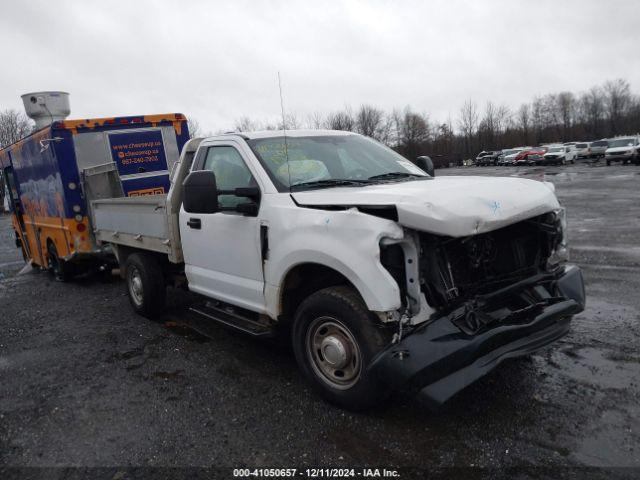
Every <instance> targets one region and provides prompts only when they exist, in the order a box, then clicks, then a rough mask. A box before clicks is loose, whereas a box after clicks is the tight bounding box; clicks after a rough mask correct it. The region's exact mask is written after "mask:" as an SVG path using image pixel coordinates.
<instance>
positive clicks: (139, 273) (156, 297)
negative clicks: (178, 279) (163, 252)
mask: <svg viewBox="0 0 640 480" xmlns="http://www.w3.org/2000/svg"><path fill="white" fill-rule="evenodd" d="M125 271H126V273H125V279H126V283H127V293H128V295H129V302H131V306H132V307H133V309H134V310H135V311H136V313H138V314H140V315H142V316H143V317H147V318H151V319H153V318H155V317H157V316H158V315H160V313H161V312H162V311H163V310H164V306H165V303H166V297H167V288H166V286H165V283H164V274H163V272H162V268H161V266H160V264H159V263H158V260H157V259H156V257H155V256H153V255H151V254H148V253H132V254H131V255H129V257H128V258H127V261H126V264H125Z"/></svg>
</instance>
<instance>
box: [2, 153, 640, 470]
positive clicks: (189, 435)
mask: <svg viewBox="0 0 640 480" xmlns="http://www.w3.org/2000/svg"><path fill="white" fill-rule="evenodd" d="M545 170H546V171H545ZM543 172H544V175H545V178H546V180H549V181H552V182H554V183H555V185H556V189H557V194H558V196H559V198H560V200H561V202H562V203H563V204H564V205H565V206H566V207H567V211H568V216H569V241H570V246H571V256H572V261H573V262H576V263H577V264H579V265H580V266H581V267H582V268H583V269H584V274H585V279H586V284H587V294H588V306H587V309H586V310H585V312H583V313H582V314H580V315H578V316H577V317H576V318H575V319H574V321H573V325H572V330H571V332H570V334H569V335H568V336H566V337H565V338H563V339H562V340H561V341H560V342H558V343H557V344H555V345H554V346H553V347H552V348H550V349H547V350H545V351H542V352H539V353H537V354H535V355H533V356H531V357H528V358H524V359H517V360H513V361H508V362H505V363H503V364H502V365H501V366H500V367H499V368H498V369H496V370H494V372H492V373H491V374H489V375H488V376H486V377H484V378H483V379H481V380H480V381H479V382H477V383H476V384H474V385H472V386H470V387H469V388H467V389H466V390H464V391H463V392H461V393H460V394H458V395H457V396H456V397H454V398H453V399H452V401H450V402H449V403H448V404H447V405H446V408H445V409H443V410H442V411H441V412H439V413H436V414H434V413H431V412H429V411H428V410H427V409H426V408H425V407H424V406H423V405H421V404H420V403H418V402H417V401H416V400H414V399H412V398H410V397H405V396H398V397H396V398H395V399H394V400H393V401H392V402H391V404H390V405H388V406H387V407H386V408H385V409H382V410H378V411H374V412H370V413H367V414H353V413H349V412H346V411H343V410H340V409H338V408H336V407H333V406H331V405H328V404H326V403H324V402H323V401H322V400H320V399H319V398H318V397H317V396H316V395H314V393H313V392H312V391H311V389H310V388H309V387H308V386H307V384H306V383H305V381H304V379H303V377H302V375H301V374H300V373H299V372H298V370H297V368H296V365H295V361H294V358H293V354H292V352H291V351H290V350H289V349H288V348H284V347H278V346H275V345H273V344H271V343H267V342H261V341H256V340H253V339H251V338H248V337H246V336H243V335H242V334H237V333H234V332H231V331H229V330H227V329H225V328H223V327H217V326H216V327H214V338H206V337H203V336H201V335H199V334H196V333H194V332H192V331H190V330H188V329H185V328H182V327H180V326H179V319H180V314H181V311H183V309H184V305H185V304H186V303H188V302H189V300H190V298H189V295H188V294H187V293H185V292H178V291H173V290H171V291H170V296H169V300H170V308H169V309H168V310H167V313H166V316H165V318H164V319H163V320H162V321H158V322H153V321H149V320H146V319H144V318H142V317H139V316H137V315H135V314H133V313H132V311H131V309H130V307H129V304H128V299H127V297H126V294H125V289H124V284H123V283H122V282H121V281H119V280H114V279H111V280H108V279H104V278H100V277H99V276H96V277H93V278H85V279H82V280H80V281H76V282H74V283H70V284H63V283H58V282H55V281H53V280H52V279H51V278H50V277H49V276H48V275H47V274H46V273H40V272H35V271H31V270H30V269H29V268H27V270H29V271H27V272H26V273H21V274H18V272H19V270H21V269H22V267H23V264H22V261H21V255H20V253H19V251H18V250H16V249H15V248H14V243H13V238H12V234H11V226H10V218H9V217H8V216H6V215H5V216H0V466H1V465H10V466H210V465H224V466H232V467H237V466H258V467H259V466H270V467H273V466H284V467H286V466H299V467H303V466H307V465H308V466H329V465H331V466H341V465H344V466H347V465H349V466H353V465H375V466H379V467H385V466H417V467H424V468H427V469H433V468H438V467H450V466H457V467H464V466H471V465H474V466H482V467H492V468H504V467H517V466H527V467H531V466H534V467H535V466H543V467H556V466H569V467H574V466H605V467H613V466H615V467H619V466H627V467H640V323H639V321H640V241H639V238H640V167H635V166H612V167H604V166H595V167H592V166H589V165H585V164H581V165H576V166H567V167H548V168H546V169H537V168H494V167H486V168H464V169H463V168H459V169H445V170H438V171H437V175H467V174H471V175H475V174H479V175H523V176H526V177H528V178H540V177H541V175H542V174H543ZM616 472H617V474H621V475H625V474H629V473H630V472H629V471H626V470H623V471H616ZM625 472H626V473H625Z"/></svg>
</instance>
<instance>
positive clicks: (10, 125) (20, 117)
mask: <svg viewBox="0 0 640 480" xmlns="http://www.w3.org/2000/svg"><path fill="white" fill-rule="evenodd" d="M32 130H33V124H32V123H31V120H29V118H27V116H26V115H25V114H24V113H22V112H18V111H16V110H4V111H2V112H0V148H3V147H6V146H7V145H11V144H12V143H15V142H17V141H18V140H20V139H21V138H23V137H26V136H27V135H28V134H29V133H31V131H32Z"/></svg>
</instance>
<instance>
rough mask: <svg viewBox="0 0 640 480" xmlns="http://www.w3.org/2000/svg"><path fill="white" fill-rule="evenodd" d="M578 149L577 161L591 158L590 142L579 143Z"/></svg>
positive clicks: (576, 145)
mask: <svg viewBox="0 0 640 480" xmlns="http://www.w3.org/2000/svg"><path fill="white" fill-rule="evenodd" d="M575 147H576V159H581V158H589V155H590V150H589V143H588V142H578V143H576V144H575Z"/></svg>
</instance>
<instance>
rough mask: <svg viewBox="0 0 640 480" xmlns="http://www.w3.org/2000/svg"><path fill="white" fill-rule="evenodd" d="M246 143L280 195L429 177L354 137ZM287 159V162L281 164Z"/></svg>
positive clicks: (381, 148)
mask: <svg viewBox="0 0 640 480" xmlns="http://www.w3.org/2000/svg"><path fill="white" fill-rule="evenodd" d="M247 143H248V144H249V146H250V147H251V149H252V150H253V152H254V153H255V154H256V156H257V157H258V159H259V160H260V162H261V163H262V165H263V166H264V167H265V169H266V170H267V172H268V174H269V176H270V177H271V180H273V182H274V184H275V186H276V188H277V189H278V191H280V192H284V191H288V190H289V188H290V187H291V188H294V189H304V188H322V187H331V186H336V185H337V184H340V185H345V186H349V185H362V184H369V183H378V182H381V181H403V180H415V179H422V178H429V176H428V175H427V174H426V173H425V172H424V171H423V170H421V169H420V168H418V167H416V166H415V165H414V164H413V163H411V162H410V161H409V160H407V159H406V158H404V157H403V156H401V155H399V154H397V153H396V152H394V151H393V150H391V149H390V148H387V147H385V146H383V145H381V144H379V143H377V142H375V141H373V140H370V139H368V138H366V137H361V136H360V135H334V136H330V135H328V136H311V137H287V143H286V152H287V153H288V155H286V154H285V140H284V137H270V138H256V139H253V140H247ZM287 157H288V162H287Z"/></svg>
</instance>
